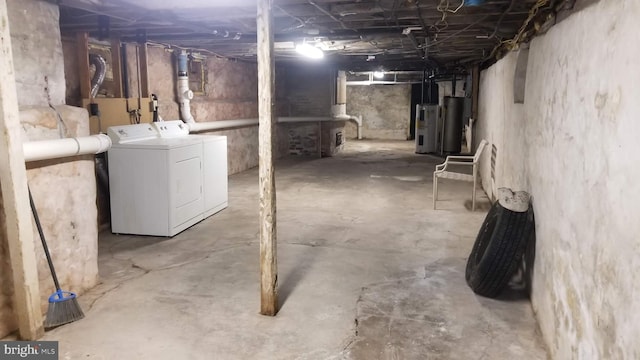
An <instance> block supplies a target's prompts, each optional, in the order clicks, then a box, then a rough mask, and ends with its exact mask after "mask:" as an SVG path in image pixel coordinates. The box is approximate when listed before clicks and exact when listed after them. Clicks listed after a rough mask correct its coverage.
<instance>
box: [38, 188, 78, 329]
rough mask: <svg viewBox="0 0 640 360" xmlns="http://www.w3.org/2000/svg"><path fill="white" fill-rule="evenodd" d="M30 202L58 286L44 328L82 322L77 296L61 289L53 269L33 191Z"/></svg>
mask: <svg viewBox="0 0 640 360" xmlns="http://www.w3.org/2000/svg"><path fill="white" fill-rule="evenodd" d="M29 202H30V203H31V211H32V212H33V218H34V219H35V221H36V227H37V228H38V234H40V240H41V241H42V247H43V248H44V254H45V256H46V257H47V262H48V263H49V270H51V277H53V283H54V284H55V285H56V292H55V293H53V294H52V295H51V296H49V308H48V309H47V317H46V318H45V321H44V328H45V329H51V328H54V327H58V326H60V325H64V324H68V323H70V322H74V321H76V320H80V319H82V318H83V317H84V313H83V312H82V309H81V308H80V304H78V300H77V298H76V294H75V293H72V292H70V291H63V290H62V289H60V283H59V282H58V276H57V275H56V270H55V269H54V267H53V261H52V260H51V254H50V253H49V247H48V246H47V241H46V240H45V238H44V231H42V225H41V224H40V218H39V217H38V211H36V206H35V204H34V203H33V197H32V196H31V189H29Z"/></svg>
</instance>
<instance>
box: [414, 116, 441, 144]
mask: <svg viewBox="0 0 640 360" xmlns="http://www.w3.org/2000/svg"><path fill="white" fill-rule="evenodd" d="M438 109H439V107H438V105H425V104H418V105H416V153H417V154H427V153H434V152H436V151H437V143H438V131H437V125H438Z"/></svg>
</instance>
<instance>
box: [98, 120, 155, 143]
mask: <svg viewBox="0 0 640 360" xmlns="http://www.w3.org/2000/svg"><path fill="white" fill-rule="evenodd" d="M107 135H109V137H110V138H111V142H113V144H126V143H130V142H133V141H141V140H149V139H156V138H158V137H159V135H158V131H157V130H156V129H154V128H153V127H152V126H151V124H133V125H119V126H111V127H109V128H108V129H107Z"/></svg>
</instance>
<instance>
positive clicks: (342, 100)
mask: <svg viewBox="0 0 640 360" xmlns="http://www.w3.org/2000/svg"><path fill="white" fill-rule="evenodd" d="M337 87H338V89H337V91H336V92H337V94H336V103H338V104H346V103H347V73H346V72H344V71H342V70H340V71H338V81H337Z"/></svg>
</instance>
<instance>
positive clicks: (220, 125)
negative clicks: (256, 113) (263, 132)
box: [187, 115, 362, 140]
mask: <svg viewBox="0 0 640 360" xmlns="http://www.w3.org/2000/svg"><path fill="white" fill-rule="evenodd" d="M349 120H353V121H355V123H356V124H357V125H358V140H361V139H362V116H361V115H360V116H353V115H338V116H335V117H328V116H318V117H279V118H278V123H300V122H319V121H349ZM253 125H258V119H238V120H220V121H209V122H196V123H188V124H187V126H189V132H191V133H197V132H205V131H212V130H223V129H230V128H234V127H241V126H253Z"/></svg>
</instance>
